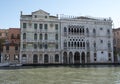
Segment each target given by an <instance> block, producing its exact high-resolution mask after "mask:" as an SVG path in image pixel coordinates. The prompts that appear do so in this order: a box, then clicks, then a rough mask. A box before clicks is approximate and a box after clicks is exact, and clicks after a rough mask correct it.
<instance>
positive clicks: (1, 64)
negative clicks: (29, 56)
mask: <svg viewBox="0 0 120 84" xmlns="http://www.w3.org/2000/svg"><path fill="white" fill-rule="evenodd" d="M9 65H10V63H8V62H6V63H0V67H4V66H9Z"/></svg>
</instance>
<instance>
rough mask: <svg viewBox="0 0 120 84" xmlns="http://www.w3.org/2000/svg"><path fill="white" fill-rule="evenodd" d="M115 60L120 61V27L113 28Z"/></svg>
mask: <svg viewBox="0 0 120 84" xmlns="http://www.w3.org/2000/svg"><path fill="white" fill-rule="evenodd" d="M113 35H114V37H113V47H114V61H115V62H120V52H119V51H120V28H115V29H113Z"/></svg>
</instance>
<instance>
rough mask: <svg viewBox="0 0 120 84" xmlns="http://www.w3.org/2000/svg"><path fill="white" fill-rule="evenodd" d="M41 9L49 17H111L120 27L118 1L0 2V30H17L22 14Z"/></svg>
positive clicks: (21, 0) (31, 0)
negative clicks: (21, 12) (59, 15)
mask: <svg viewBox="0 0 120 84" xmlns="http://www.w3.org/2000/svg"><path fill="white" fill-rule="evenodd" d="M39 9H42V10H44V11H46V12H48V13H50V14H51V15H56V14H65V15H73V16H81V15H82V16H92V17H104V18H109V17H111V18H112V20H113V23H114V25H113V26H114V27H115V28H118V27H120V0H1V1H0V29H7V28H11V27H13V28H19V27H20V11H23V14H31V12H33V11H36V10H39Z"/></svg>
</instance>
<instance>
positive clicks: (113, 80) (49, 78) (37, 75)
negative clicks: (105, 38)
mask: <svg viewBox="0 0 120 84" xmlns="http://www.w3.org/2000/svg"><path fill="white" fill-rule="evenodd" d="M0 84H120V67H34V68H33V67H27V68H26V67H22V68H19V69H0Z"/></svg>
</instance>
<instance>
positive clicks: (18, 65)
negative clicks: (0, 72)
mask: <svg viewBox="0 0 120 84" xmlns="http://www.w3.org/2000/svg"><path fill="white" fill-rule="evenodd" d="M9 66H22V64H9Z"/></svg>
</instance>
